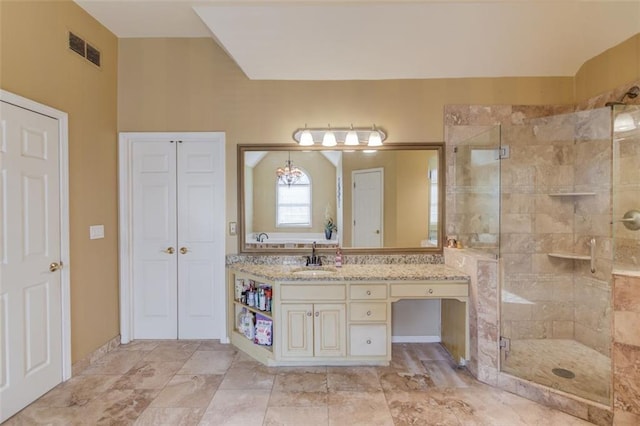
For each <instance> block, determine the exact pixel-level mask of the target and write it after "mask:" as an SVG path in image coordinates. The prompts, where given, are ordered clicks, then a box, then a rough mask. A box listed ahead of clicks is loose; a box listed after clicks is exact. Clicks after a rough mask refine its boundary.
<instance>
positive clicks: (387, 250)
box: [237, 142, 446, 255]
mask: <svg viewBox="0 0 640 426" xmlns="http://www.w3.org/2000/svg"><path fill="white" fill-rule="evenodd" d="M444 147H445V146H444V142H423V143H392V144H389V143H388V144H385V145H382V146H380V147H376V150H379V151H387V150H392V151H406V150H420V149H433V150H436V151H437V155H438V215H439V216H438V217H439V218H440V220H439V221H438V239H437V241H438V244H437V245H436V246H435V247H383V248H365V247H362V248H358V247H341V249H342V251H343V252H344V253H345V254H403V253H407V254H410V253H413V254H416V253H423V254H442V247H443V242H444V229H445V223H444V221H445V206H444V201H445V189H446V182H445V177H446V173H445V170H446V163H445V149H444ZM366 149H368V148H367V146H366V145H363V146H356V147H352V146H348V147H345V146H344V145H338V146H334V147H331V148H329V149H327V148H326V147H323V146H322V145H313V146H300V145H297V144H296V145H289V144H286V145H285V144H276V145H273V144H265V145H262V144H239V145H238V146H237V156H238V158H237V167H238V170H237V172H238V193H237V196H238V252H239V253H241V254H285V255H286V254H289V255H295V254H306V253H307V252H308V251H309V250H308V249H306V248H289V249H287V248H263V247H255V248H254V247H251V248H247V247H246V245H245V244H246V243H245V242H246V235H245V229H246V227H245V223H244V220H245V205H244V195H245V193H244V183H245V182H244V153H245V152H250V151H346V150H355V151H364V150H366ZM274 173H275V171H274ZM274 176H275V174H274ZM334 250H335V249H333V248H326V249H323V248H318V249H317V251H318V252H320V253H333V252H334Z"/></svg>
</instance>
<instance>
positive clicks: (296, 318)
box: [279, 303, 313, 358]
mask: <svg viewBox="0 0 640 426" xmlns="http://www.w3.org/2000/svg"><path fill="white" fill-rule="evenodd" d="M280 312H281V313H280V325H281V326H280V336H279V339H280V341H281V346H280V347H281V349H282V357H283V358H292V357H312V356H313V305H311V304H308V303H283V304H282V305H280Z"/></svg>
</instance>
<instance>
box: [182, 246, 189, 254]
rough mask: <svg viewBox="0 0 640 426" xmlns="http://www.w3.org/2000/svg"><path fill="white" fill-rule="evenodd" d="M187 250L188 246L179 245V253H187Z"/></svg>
mask: <svg viewBox="0 0 640 426" xmlns="http://www.w3.org/2000/svg"><path fill="white" fill-rule="evenodd" d="M188 251H189V249H188V248H186V247H180V254H187V252H188Z"/></svg>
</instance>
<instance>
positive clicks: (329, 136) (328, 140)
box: [322, 130, 338, 146]
mask: <svg viewBox="0 0 640 426" xmlns="http://www.w3.org/2000/svg"><path fill="white" fill-rule="evenodd" d="M337 144H338V142H337V141H336V135H334V134H333V132H332V131H331V130H327V131H326V132H325V133H324V137H323V138H322V146H336V145H337Z"/></svg>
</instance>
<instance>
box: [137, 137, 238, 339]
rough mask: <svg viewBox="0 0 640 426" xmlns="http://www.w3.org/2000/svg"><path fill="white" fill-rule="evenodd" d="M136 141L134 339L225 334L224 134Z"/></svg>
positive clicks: (181, 337)
mask: <svg viewBox="0 0 640 426" xmlns="http://www.w3.org/2000/svg"><path fill="white" fill-rule="evenodd" d="M219 136H220V137H219V138H218V139H217V140H212V139H211V137H202V138H198V137H197V136H193V135H191V136H189V137H180V135H176V137H172V138H168V137H166V136H156V137H154V136H153V135H151V134H150V135H148V136H138V137H136V139H134V140H133V141H132V143H131V187H132V190H131V205H132V208H131V216H132V217H131V221H130V225H129V227H130V233H131V235H132V253H133V254H132V274H131V275H132V297H133V300H132V305H133V309H132V319H133V327H132V328H133V338H134V339H176V338H180V339H212V338H224V337H225V327H224V321H225V315H224V294H225V293H224V277H225V272H224V249H225V247H224V246H225V241H224V230H225V225H224V220H225V219H224V218H225V216H224V215H225V212H224V208H223V206H224V202H225V199H224V180H225V179H224V178H225V173H224V136H223V135H222V134H220V135H219Z"/></svg>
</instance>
